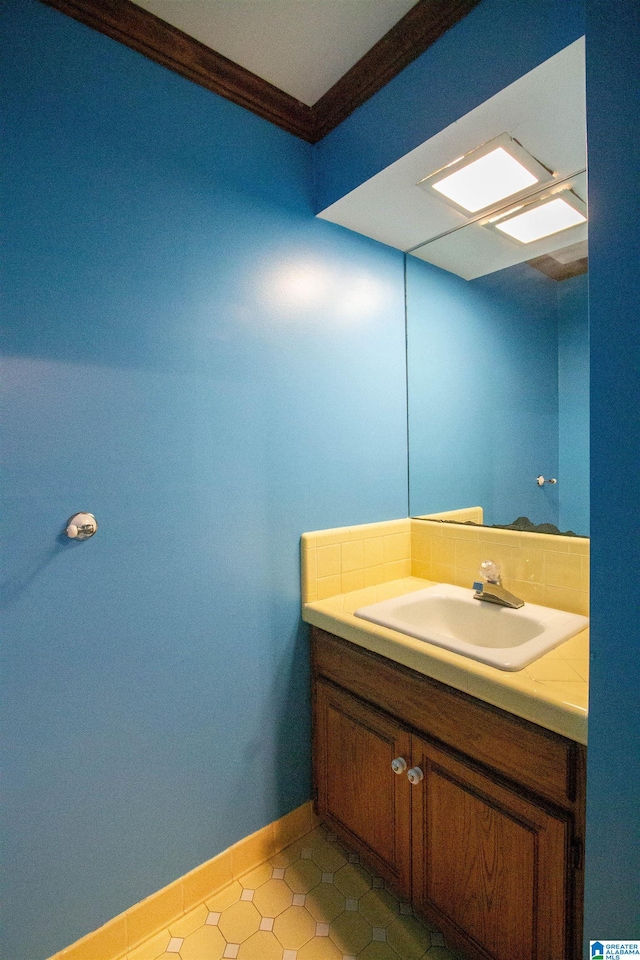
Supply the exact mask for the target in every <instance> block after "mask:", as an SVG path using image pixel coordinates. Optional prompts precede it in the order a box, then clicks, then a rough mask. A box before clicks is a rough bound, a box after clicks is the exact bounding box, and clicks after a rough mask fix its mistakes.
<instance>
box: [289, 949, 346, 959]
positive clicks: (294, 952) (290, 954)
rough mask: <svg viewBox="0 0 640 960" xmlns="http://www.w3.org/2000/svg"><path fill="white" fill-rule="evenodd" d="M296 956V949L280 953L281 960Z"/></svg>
mask: <svg viewBox="0 0 640 960" xmlns="http://www.w3.org/2000/svg"><path fill="white" fill-rule="evenodd" d="M297 957H298V951H297V950H285V952H284V953H283V954H282V960H297ZM354 960H355V958H354Z"/></svg>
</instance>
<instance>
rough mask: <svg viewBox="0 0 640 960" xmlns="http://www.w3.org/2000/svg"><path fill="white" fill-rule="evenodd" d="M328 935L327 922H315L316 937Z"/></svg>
mask: <svg viewBox="0 0 640 960" xmlns="http://www.w3.org/2000/svg"><path fill="white" fill-rule="evenodd" d="M328 936H329V924H328V923H316V937H328Z"/></svg>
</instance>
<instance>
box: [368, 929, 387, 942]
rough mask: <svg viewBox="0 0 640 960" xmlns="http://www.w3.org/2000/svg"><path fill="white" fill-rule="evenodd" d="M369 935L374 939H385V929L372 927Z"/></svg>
mask: <svg viewBox="0 0 640 960" xmlns="http://www.w3.org/2000/svg"><path fill="white" fill-rule="evenodd" d="M371 936H372V938H373V939H374V940H386V939H387V931H386V930H385V928H384V927H373V928H372V931H371Z"/></svg>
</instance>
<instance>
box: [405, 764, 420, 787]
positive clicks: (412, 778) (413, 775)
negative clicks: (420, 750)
mask: <svg viewBox="0 0 640 960" xmlns="http://www.w3.org/2000/svg"><path fill="white" fill-rule="evenodd" d="M407 776H408V777H409V783H412V784H413V786H414V787H415V785H416V783H420V781H421V780H424V773H423V772H422V770H421V769H420V767H411V770H409V773H408V774H407Z"/></svg>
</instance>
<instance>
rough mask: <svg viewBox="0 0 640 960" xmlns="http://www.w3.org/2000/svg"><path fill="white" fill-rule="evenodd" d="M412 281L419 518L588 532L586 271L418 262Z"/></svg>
mask: <svg viewBox="0 0 640 960" xmlns="http://www.w3.org/2000/svg"><path fill="white" fill-rule="evenodd" d="M406 284H407V285H406V297H407V347H408V355H407V361H408V387H409V389H408V398H409V406H408V409H409V414H408V415H409V478H410V512H411V514H412V515H413V516H417V515H424V514H427V513H434V512H439V511H447V510H453V509H457V508H461V507H467V506H475V505H480V506H481V507H482V508H483V510H484V523H485V524H488V525H493V524H509V523H512V522H513V521H514V520H515V519H516V518H517V517H521V516H526V517H528V518H529V519H530V520H531V521H532V522H533V523H535V524H540V523H552V524H554V525H555V526H557V527H559V529H560V530H561V531H563V532H564V531H568V530H571V531H573V532H575V533H578V534H580V535H583V536H588V533H589V406H588V391H589V367H588V363H589V354H588V321H587V275H586V274H582V275H580V276H575V277H570V278H567V279H565V280H561V281H556V280H553V279H551V278H550V277H547V276H545V275H544V274H542V273H541V272H539V271H538V270H536V269H534V268H533V267H531V266H530V265H529V264H527V263H524V264H519V265H517V266H513V267H509V268H507V269H505V270H501V271H498V272H496V273H492V274H490V275H489V276H486V277H481V278H478V279H476V280H472V281H465V280H463V279H461V278H460V277H458V276H455V275H454V274H452V273H449V272H445V271H443V270H441V269H439V268H437V267H434V266H432V265H430V264H427V263H424V262H421V261H420V260H417V259H415V258H412V257H408V258H407V271H406ZM541 475H542V476H544V477H545V478H548V479H556V480H557V481H558V482H557V483H556V484H549V483H544V484H543V485H542V486H540V485H539V484H538V482H537V478H538V477H539V476H541Z"/></svg>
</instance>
